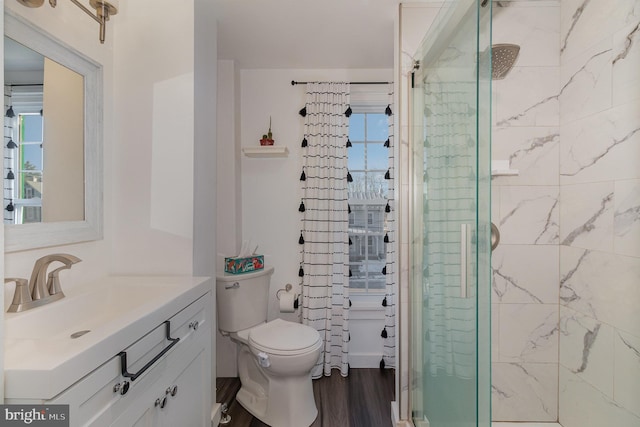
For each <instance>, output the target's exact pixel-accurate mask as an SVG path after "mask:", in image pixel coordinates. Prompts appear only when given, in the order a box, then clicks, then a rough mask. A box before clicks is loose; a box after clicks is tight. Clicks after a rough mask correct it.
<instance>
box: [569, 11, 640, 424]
mask: <svg viewBox="0 0 640 427" xmlns="http://www.w3.org/2000/svg"><path fill="white" fill-rule="evenodd" d="M560 17H561V18H560V22H561V24H560V40H561V55H560V61H561V64H560V78H561V81H560V84H561V92H560V96H559V103H560V150H559V153H560V200H561V203H560V236H559V239H560V245H561V246H560V304H561V310H560V377H559V378H560V380H559V419H560V423H561V424H562V425H563V426H564V427H591V426H602V425H612V426H616V427H637V426H640V400H639V399H640V310H638V305H639V304H640V287H639V286H638V283H639V280H640V72H639V71H638V70H640V1H638V0H608V1H606V2H603V1H595V0H563V1H562V2H561V11H560Z"/></svg>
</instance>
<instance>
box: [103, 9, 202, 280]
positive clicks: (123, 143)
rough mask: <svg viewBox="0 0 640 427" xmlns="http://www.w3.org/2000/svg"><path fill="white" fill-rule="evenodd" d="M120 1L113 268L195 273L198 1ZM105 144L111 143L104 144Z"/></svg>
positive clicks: (117, 270) (116, 21)
mask: <svg viewBox="0 0 640 427" xmlns="http://www.w3.org/2000/svg"><path fill="white" fill-rule="evenodd" d="M169 3H170V2H168V1H167V2H166V4H167V7H159V5H158V1H156V0H141V1H136V2H122V3H121V4H120V13H119V14H118V15H117V16H114V17H113V18H112V20H111V22H113V24H114V27H115V30H116V31H115V34H114V50H115V52H116V54H115V60H114V76H115V90H114V99H115V105H116V111H115V129H116V132H115V135H114V140H113V141H112V145H113V156H114V159H117V162H114V165H113V170H112V174H111V179H112V184H113V188H114V193H115V194H117V197H115V198H114V201H113V215H112V221H113V239H114V245H113V250H112V253H111V255H110V259H111V262H112V271H113V272H114V273H118V274H149V273H153V274H159V275H162V274H190V273H191V271H192V261H193V258H192V257H193V255H192V244H193V200H194V199H193V176H194V175H193V174H194V166H193V155H194V152H193V150H194V146H193V138H194V127H193V117H194V33H193V22H194V3H193V1H187V2H181V4H180V7H169ZM105 145H109V143H106V144H105Z"/></svg>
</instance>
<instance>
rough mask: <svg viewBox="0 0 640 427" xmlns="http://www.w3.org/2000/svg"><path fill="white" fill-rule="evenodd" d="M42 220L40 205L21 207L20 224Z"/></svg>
mask: <svg viewBox="0 0 640 427" xmlns="http://www.w3.org/2000/svg"><path fill="white" fill-rule="evenodd" d="M31 222H42V208H41V207H40V206H25V207H23V208H22V224H28V223H31Z"/></svg>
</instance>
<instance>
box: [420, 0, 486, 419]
mask: <svg viewBox="0 0 640 427" xmlns="http://www.w3.org/2000/svg"><path fill="white" fill-rule="evenodd" d="M480 3H481V1H472V0H459V1H454V2H450V3H447V6H445V7H444V8H443V10H442V11H441V13H440V16H439V19H438V20H437V23H436V24H435V25H434V27H433V30H432V31H430V32H429V33H428V34H427V37H426V38H425V40H424V41H423V44H422V46H421V50H420V52H419V58H420V69H419V70H418V71H417V72H416V74H415V75H414V89H413V94H412V97H413V103H412V104H413V105H412V108H413V114H412V120H413V122H412V129H413V131H412V134H413V135H412V150H413V152H412V156H413V159H412V181H413V182H412V191H413V200H412V203H413V207H412V214H413V218H412V231H411V233H412V246H411V252H412V275H411V276H412V284H411V304H412V305H411V309H412V315H411V317H412V325H411V327H412V332H411V344H410V346H411V360H412V361H411V376H412V379H411V381H412V391H411V407H412V408H411V409H412V417H413V421H414V424H415V425H416V427H476V426H482V427H489V426H490V424H491V402H490V396H491V389H490V388H491V370H490V369H491V363H490V362H491V354H490V353H491V351H490V348H491V340H490V279H491V277H490V200H491V194H490V184H491V175H490V173H491V171H490V129H491V117H490V111H491V98H490V91H491V79H490V76H491V31H490V24H491V20H490V16H491V13H490V12H491V11H490V8H491V6H490V2H489V3H488V6H487V7H482V6H481V4H480Z"/></svg>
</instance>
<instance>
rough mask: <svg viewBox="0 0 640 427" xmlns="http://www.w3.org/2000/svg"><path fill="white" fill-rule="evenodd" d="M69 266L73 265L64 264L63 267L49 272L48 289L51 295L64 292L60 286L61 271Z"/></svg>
mask: <svg viewBox="0 0 640 427" xmlns="http://www.w3.org/2000/svg"><path fill="white" fill-rule="evenodd" d="M68 268H71V266H66V265H63V266H62V267H60V268H56V269H55V270H53V271H52V272H51V273H49V277H48V279H47V290H48V291H49V295H55V294H61V293H62V287H61V286H60V276H59V273H60V271H61V270H66V269H68Z"/></svg>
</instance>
